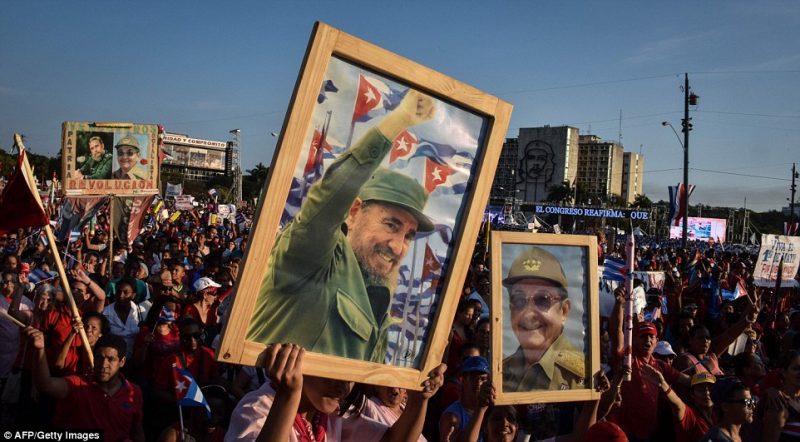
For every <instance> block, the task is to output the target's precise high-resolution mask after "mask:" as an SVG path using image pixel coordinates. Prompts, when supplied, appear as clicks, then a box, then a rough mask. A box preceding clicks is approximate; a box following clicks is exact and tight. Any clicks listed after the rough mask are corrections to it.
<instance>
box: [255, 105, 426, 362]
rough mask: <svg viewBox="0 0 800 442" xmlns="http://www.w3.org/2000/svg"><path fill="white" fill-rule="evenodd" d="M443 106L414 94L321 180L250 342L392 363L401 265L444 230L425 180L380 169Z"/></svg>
mask: <svg viewBox="0 0 800 442" xmlns="http://www.w3.org/2000/svg"><path fill="white" fill-rule="evenodd" d="M434 110H435V103H434V102H433V100H432V99H431V98H430V97H427V96H424V95H422V94H420V93H418V92H416V91H414V90H410V91H409V92H408V94H407V95H406V96H405V97H404V98H403V101H402V102H401V103H400V104H399V105H398V107H397V108H395V110H393V111H392V112H391V113H389V114H388V115H387V116H386V117H385V118H383V119H382V120H381V121H380V122H379V123H378V124H377V127H375V128H373V129H371V130H369V131H368V132H367V133H366V134H365V135H364V136H363V137H362V138H361V139H360V140H359V141H358V142H356V143H355V144H354V145H353V147H351V148H350V149H349V150H348V151H347V152H345V153H343V154H342V155H341V156H340V157H339V158H337V160H336V161H334V163H333V164H331V165H330V166H329V167H328V168H327V170H326V173H325V175H324V176H323V178H322V179H321V180H319V181H317V182H316V183H314V185H313V186H312V187H311V188H310V190H309V193H308V197H307V200H306V201H305V202H304V203H303V206H302V207H301V209H300V211H299V212H298V214H297V215H296V216H295V217H294V219H293V220H292V221H291V222H290V223H289V224H288V225H287V226H286V227H284V229H283V230H282V231H281V233H280V234H279V236H278V238H277V240H276V243H275V246H274V247H273V249H272V252H271V255H270V259H269V268H268V269H267V272H266V275H265V277H264V280H263V283H262V286H261V289H260V290H259V294H258V299H257V301H256V306H255V312H254V315H253V317H252V319H251V322H250V326H249V330H248V333H247V339H248V340H252V341H257V342H261V343H264V344H270V343H280V342H291V343H294V344H298V345H300V346H302V347H304V348H306V349H307V350H309V351H313V352H318V353H324V354H328V355H333V356H341V357H345V358H350V359H359V360H367V361H373V362H381V363H382V362H384V359H385V356H386V350H387V347H388V339H387V332H388V328H389V325H390V321H389V305H390V303H391V298H392V295H393V292H394V288H395V286H396V283H397V280H398V272H399V266H400V262H401V260H402V259H403V257H404V256H405V255H406V253H407V252H408V249H409V247H410V246H411V242H412V241H413V240H414V238H415V237H416V234H417V232H427V231H432V230H433V227H434V226H433V223H432V221H431V220H430V219H429V218H428V217H427V216H425V215H424V214H423V210H424V208H425V204H426V202H427V198H428V195H427V192H426V191H425V189H424V188H423V187H422V186H421V185H420V184H419V182H417V180H415V179H413V178H411V177H409V176H406V175H403V174H400V173H398V172H395V171H392V170H389V169H385V168H380V167H379V165H380V163H381V161H382V160H383V158H384V157H385V156H386V154H387V153H388V152H389V151H390V150H391V147H392V141H391V140H394V139H395V138H396V137H397V136H398V135H399V134H400V133H401V132H402V131H403V130H405V129H407V128H409V127H411V126H415V125H417V124H420V123H424V122H425V121H428V120H429V119H430V118H432V116H433V113H434Z"/></svg>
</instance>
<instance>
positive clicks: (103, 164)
mask: <svg viewBox="0 0 800 442" xmlns="http://www.w3.org/2000/svg"><path fill="white" fill-rule="evenodd" d="M111 158H112V156H111V154H110V153H108V152H106V153H104V154H103V156H101V157H100V159H99V160H95V159H94V158H92V157H91V156H89V158H88V159H87V160H86V161H84V162H83V165H82V166H81V168H80V169H78V170H79V171H80V172H81V173H82V174H83V177H84V178H85V179H87V180H107V179H109V178H111Z"/></svg>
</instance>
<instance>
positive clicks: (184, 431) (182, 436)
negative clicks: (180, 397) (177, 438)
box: [178, 404, 186, 442]
mask: <svg viewBox="0 0 800 442" xmlns="http://www.w3.org/2000/svg"><path fill="white" fill-rule="evenodd" d="M178 417H179V418H180V421H181V442H183V441H185V440H186V428H185V427H184V426H183V407H181V404H178Z"/></svg>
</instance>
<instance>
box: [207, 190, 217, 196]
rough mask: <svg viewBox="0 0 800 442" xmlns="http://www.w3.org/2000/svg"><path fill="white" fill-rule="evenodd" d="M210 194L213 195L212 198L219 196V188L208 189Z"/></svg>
mask: <svg viewBox="0 0 800 442" xmlns="http://www.w3.org/2000/svg"><path fill="white" fill-rule="evenodd" d="M208 194H209V195H210V196H211V198H214V197H215V196H217V189H208Z"/></svg>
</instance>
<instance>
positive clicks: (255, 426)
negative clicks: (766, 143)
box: [0, 204, 800, 441]
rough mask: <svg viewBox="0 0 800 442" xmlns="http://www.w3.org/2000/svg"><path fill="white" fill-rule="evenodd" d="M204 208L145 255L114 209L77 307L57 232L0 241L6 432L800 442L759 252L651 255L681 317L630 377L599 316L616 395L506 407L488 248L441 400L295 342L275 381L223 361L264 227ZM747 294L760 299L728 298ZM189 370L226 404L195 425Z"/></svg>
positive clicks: (644, 246)
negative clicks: (316, 367)
mask: <svg viewBox="0 0 800 442" xmlns="http://www.w3.org/2000/svg"><path fill="white" fill-rule="evenodd" d="M167 207H169V204H167ZM200 207H202V208H204V209H211V210H202V211H201V210H192V211H183V212H182V213H181V214H180V216H178V217H177V218H172V217H167V218H166V219H165V218H162V217H159V216H157V215H156V216H155V217H153V216H154V215H153V214H152V213H151V214H150V215H148V217H149V218H152V219H148V220H146V221H145V223H144V226H145V227H144V228H143V229H142V231H141V233H140V234H139V235H138V236H137V237H136V239H135V240H134V241H133V242H132V244H131V245H130V247H127V246H126V245H124V244H120V243H119V242H116V243H114V244H111V243H110V242H109V241H110V240H109V238H112V237H113V236H114V235H112V234H111V226H110V224H109V220H108V217H107V216H106V214H105V213H102V212H101V213H99V214H98V215H97V217H96V222H92V223H91V224H87V225H86V226H84V227H83V229H82V231H81V232H80V235H78V237H77V239H73V240H71V241H69V242H66V243H63V244H59V254H60V256H61V257H62V259H64V258H66V259H65V260H64V261H65V262H66V263H67V276H68V287H69V289H70V291H71V293H72V295H73V297H74V300H75V306H74V307H73V306H72V305H71V303H70V302H69V299H68V297H67V295H66V293H65V291H66V290H65V289H66V288H67V287H65V286H64V284H63V283H62V281H61V280H60V278H59V277H58V275H57V273H56V272H55V270H56V264H55V262H54V258H53V256H52V255H51V254H50V252H49V249H48V244H47V240H46V237H45V236H44V235H43V234H42V233H41V231H40V229H34V228H28V229H19V230H17V231H16V232H10V233H7V234H5V235H2V236H0V251H1V252H0V253H2V257H0V259H2V261H0V262H2V277H3V281H2V296H0V309H2V310H3V311H6V312H8V314H10V315H11V316H12V317H13V318H14V319H16V320H17V321H19V322H20V323H21V324H22V326H20V325H18V324H16V323H15V322H12V320H11V319H8V318H5V317H4V318H0V392H1V393H0V405H1V407H2V408H0V427H2V428H19V429H25V430H34V429H49V428H59V429H61V428H75V429H83V430H87V429H102V430H103V436H104V438H105V439H106V440H164V441H169V440H197V441H200V440H279V441H286V440H298V441H321V440H327V441H336V440H363V441H367V440H429V441H501V440H503V441H514V440H532V441H533V440H632V441H650V440H677V441H699V440H703V441H706V440H712V441H728V440H734V441H735V440H752V441H761V440H765V441H778V440H794V439H798V438H800V351H799V350H800V333H799V332H800V314H798V313H800V298H799V297H798V290H797V289H796V288H794V287H786V288H784V289H782V290H781V291H780V292H779V293H775V290H774V289H771V288H765V287H756V286H754V285H753V279H752V272H753V267H754V265H755V264H754V263H755V261H756V256H755V255H754V253H757V251H754V250H752V249H746V248H744V247H739V248H731V247H728V248H727V250H726V249H725V247H723V246H721V245H719V244H716V245H711V246H709V245H708V244H707V243H701V242H691V243H690V244H689V247H688V249H681V248H680V247H679V244H677V243H675V242H674V241H660V240H655V239H649V240H646V241H640V242H639V244H640V247H638V248H637V250H636V255H637V256H636V263H637V267H638V269H639V270H649V271H661V272H664V275H665V283H664V287H663V289H661V290H656V291H652V290H651V291H648V293H647V295H648V304H649V305H650V304H651V303H652V305H662V300H663V301H664V302H663V305H664V306H665V307H666V308H664V309H663V312H662V314H660V315H657V317H656V319H652V317H648V318H647V319H645V317H644V315H639V316H637V317H634V326H633V327H634V329H633V335H634V337H633V347H632V363H631V366H630V368H626V367H625V366H624V365H623V364H622V361H623V359H624V356H625V355H624V353H625V352H624V347H623V346H624V339H623V331H622V330H623V323H624V322H625V321H624V318H623V304H624V298H625V296H626V293H625V290H624V288H618V289H617V290H616V291H615V292H614V296H615V304H614V308H613V310H612V312H611V314H610V316H609V317H608V318H596V319H597V321H596V322H595V323H596V324H600V328H601V329H600V336H601V362H602V367H603V369H602V371H601V372H598V373H596V374H595V376H594V378H593V379H591V380H587V384H590V385H591V386H592V388H595V389H597V390H598V391H600V392H601V393H602V394H601V395H600V399H599V400H593V401H588V402H582V403H558V404H546V403H537V404H525V405H515V406H500V405H495V403H494V402H495V398H496V391H497V383H496V382H492V380H491V373H492V370H491V368H490V361H491V354H490V353H491V338H490V337H491V332H492V330H491V327H492V321H491V319H490V318H491V315H490V312H489V306H490V305H492V302H491V300H492V297H493V296H502V293H493V292H492V285H491V280H492V272H494V271H496V269H491V268H490V266H489V265H488V260H487V259H486V258H487V257H486V256H485V254H484V253H481V252H480V251H481V250H482V247H476V250H478V251H479V252H478V253H476V254H475V258H474V259H473V261H472V263H471V265H470V269H469V271H468V274H467V278H466V280H465V281H464V282H463V288H464V290H463V292H462V299H461V300H460V302H459V305H458V308H457V312H456V315H455V318H454V320H453V327H452V332H451V336H450V342H449V345H448V348H447V351H446V354H445V357H444V360H443V362H444V363H445V364H443V365H441V366H440V367H438V368H436V369H435V370H433V371H432V372H431V373H430V376H429V378H428V380H427V381H426V382H425V384H424V385H423V390H422V391H419V392H418V391H406V390H405V389H402V388H396V387H394V388H393V387H385V386H372V385H362V384H355V385H354V384H353V383H350V382H343V381H338V380H332V379H325V378H319V377H312V376H303V375H302V366H303V360H304V354H305V350H304V349H303V348H301V347H299V346H297V345H294V344H292V343H289V344H271V345H269V346H267V347H266V351H265V354H266V358H265V359H266V361H265V363H264V364H263V365H262V366H259V367H246V366H236V365H231V364H224V363H220V362H218V361H217V360H216V358H215V357H214V348H215V346H217V345H218V343H219V334H220V331H221V329H222V321H223V320H224V318H225V313H226V311H227V310H228V309H230V304H231V301H232V296H231V293H232V292H233V287H234V283H235V281H236V280H237V276H238V274H239V271H240V265H241V263H242V259H243V257H244V256H245V254H246V251H247V246H248V240H249V231H248V226H247V224H246V223H238V222H236V221H235V220H233V219H225V220H222V221H221V223H218V224H211V225H210V223H209V219H208V218H209V215H210V213H212V212H213V207H212V206H208V207H206V206H200ZM244 212H245V213H246V214H247V215H248V216H251V215H252V214H251V213H248V212H247V209H244ZM171 213H174V212H171ZM597 238H598V244H599V250H600V256H599V257H598V265H602V264H603V259H604V258H605V257H606V256H615V257H624V255H625V252H624V247H623V245H624V242H625V241H624V240H625V238H624V237H616V238H614V239H613V240H611V241H609V242H607V241H606V237H605V235H604V233H603V232H602V231H601V230H598V232H597ZM109 251H111V253H109ZM565 271H569V269H565ZM503 276H506V275H503ZM737 287H739V288H742V290H741V296H739V297H737V298H736V299H734V300H728V299H723V298H722V297H721V295H720V293H721V292H722V291H723V290H727V291H735V289H736V288H737ZM548 308H549V305H548ZM76 310H77V312H78V315H76V314H75V311H76ZM593 322H594V321H593ZM82 335H85V337H86V343H84V340H83V338H82ZM87 346H88V347H90V348H89V350H90V351H87V348H86V347H87ZM182 370H185V371H188V373H190V375H191V378H193V379H194V381H195V382H196V383H197V384H198V385H199V387H200V390H201V391H202V393H203V396H204V397H205V400H206V402H207V404H208V410H207V409H206V408H205V407H203V406H199V407H184V408H183V409H182V413H179V406H178V403H177V400H178V398H177V396H176V394H180V391H181V388H180V387H182V385H179V384H176V382H179V379H178V377H179V376H180V373H181V372H182ZM628 378H629V380H627V379H628ZM176 386H177V389H176Z"/></svg>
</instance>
